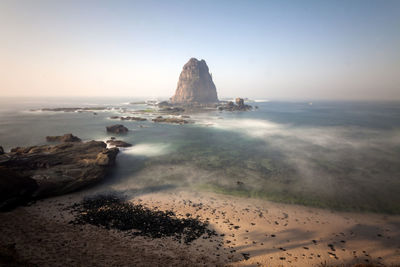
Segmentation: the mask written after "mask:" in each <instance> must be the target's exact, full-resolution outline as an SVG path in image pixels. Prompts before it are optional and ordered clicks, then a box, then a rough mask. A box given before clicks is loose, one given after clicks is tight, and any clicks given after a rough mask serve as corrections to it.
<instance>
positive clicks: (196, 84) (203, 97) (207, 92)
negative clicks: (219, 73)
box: [171, 58, 218, 104]
mask: <svg viewBox="0 0 400 267" xmlns="http://www.w3.org/2000/svg"><path fill="white" fill-rule="evenodd" d="M171 102H172V103H173V104H193V103H196V104H207V103H217V102H218V97H217V89H216V87H215V84H214V82H213V80H212V76H211V74H210V73H209V71H208V66H207V63H206V62H205V61H204V60H203V59H202V60H200V61H199V60H197V59H196V58H191V59H190V60H189V61H188V62H187V63H186V64H185V65H184V66H183V70H182V72H181V74H180V76H179V81H178V86H177V88H176V92H175V95H174V96H173V97H172V98H171Z"/></svg>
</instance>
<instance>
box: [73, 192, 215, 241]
mask: <svg viewBox="0 0 400 267" xmlns="http://www.w3.org/2000/svg"><path fill="white" fill-rule="evenodd" d="M70 208H71V209H72V210H73V211H75V213H76V219H75V220H74V221H73V223H74V224H93V225H96V226H103V227H105V228H106V229H117V230H120V231H131V232H130V234H131V235H132V236H134V237H135V236H148V237H151V238H162V237H167V236H171V237H174V239H175V240H177V241H180V240H181V239H183V241H184V242H185V243H186V244H188V243H190V242H192V241H194V240H196V239H197V238H199V237H201V236H203V238H211V237H212V236H217V234H216V232H215V231H213V230H209V229H208V223H207V222H201V221H199V220H198V219H194V218H177V216H176V214H175V213H174V212H172V211H159V210H151V209H149V208H146V207H144V206H142V205H136V204H133V203H130V202H127V201H125V200H124V199H123V198H122V197H119V196H116V195H97V196H94V197H89V198H85V199H84V200H83V201H82V202H81V203H77V204H74V205H73V206H72V207H70Z"/></svg>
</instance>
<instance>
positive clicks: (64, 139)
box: [46, 133, 82, 142]
mask: <svg viewBox="0 0 400 267" xmlns="http://www.w3.org/2000/svg"><path fill="white" fill-rule="evenodd" d="M46 141H47V142H81V141H82V140H81V139H80V138H79V137H76V136H74V135H73V134H71V133H68V134H64V135H63V136H46Z"/></svg>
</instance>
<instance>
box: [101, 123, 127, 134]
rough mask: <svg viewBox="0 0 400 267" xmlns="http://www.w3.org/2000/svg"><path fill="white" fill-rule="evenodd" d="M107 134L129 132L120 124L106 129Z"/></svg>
mask: <svg viewBox="0 0 400 267" xmlns="http://www.w3.org/2000/svg"><path fill="white" fill-rule="evenodd" d="M106 130H107V132H109V133H116V134H121V133H127V132H128V131H129V130H128V128H126V127H125V126H124V125H122V124H115V125H111V126H107V127H106Z"/></svg>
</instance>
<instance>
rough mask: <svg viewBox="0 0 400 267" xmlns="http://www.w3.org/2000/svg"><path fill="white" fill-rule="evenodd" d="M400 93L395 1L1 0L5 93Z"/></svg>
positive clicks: (398, 6) (1, 84)
mask: <svg viewBox="0 0 400 267" xmlns="http://www.w3.org/2000/svg"><path fill="white" fill-rule="evenodd" d="M191 57H196V58H198V59H205V60H206V62H207V64H208V66H209V68H210V71H211V72H212V74H213V78H214V82H215V84H216V86H217V90H218V94H219V96H233V97H234V96H243V97H252V98H269V99H283V98H301V99H319V98H324V99H326V98H327V99H400V1H396V0H395V1H385V0H379V1H378V0H377V1H368V0H360V1H351V0H343V1H338V0H337V1H320V0H315V1H300V0H296V1H284V0H282V1H281V0H279V1H250V0H248V1H245V0H243V1H199V0H196V1H195V0H193V1H183V0H182V1H144V0H143V1H115V0H114V1H111V0H110V1H95V0H93V1H74V0H72V1H71V0H69V1H67V0H65V1H61V0H50V1H39V0H34V1H33V0H26V1H19V0H10V1H7V0H1V1H0V96H33V95H38V96H48V95H51V96H65V95H66V96H72V95H81V96H110V95H115V96H132V97H134V96H172V95H173V93H174V92H175V89H176V84H177V81H178V77H179V73H180V71H181V69H182V66H183V65H184V63H186V61H188V60H189V58H191Z"/></svg>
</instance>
